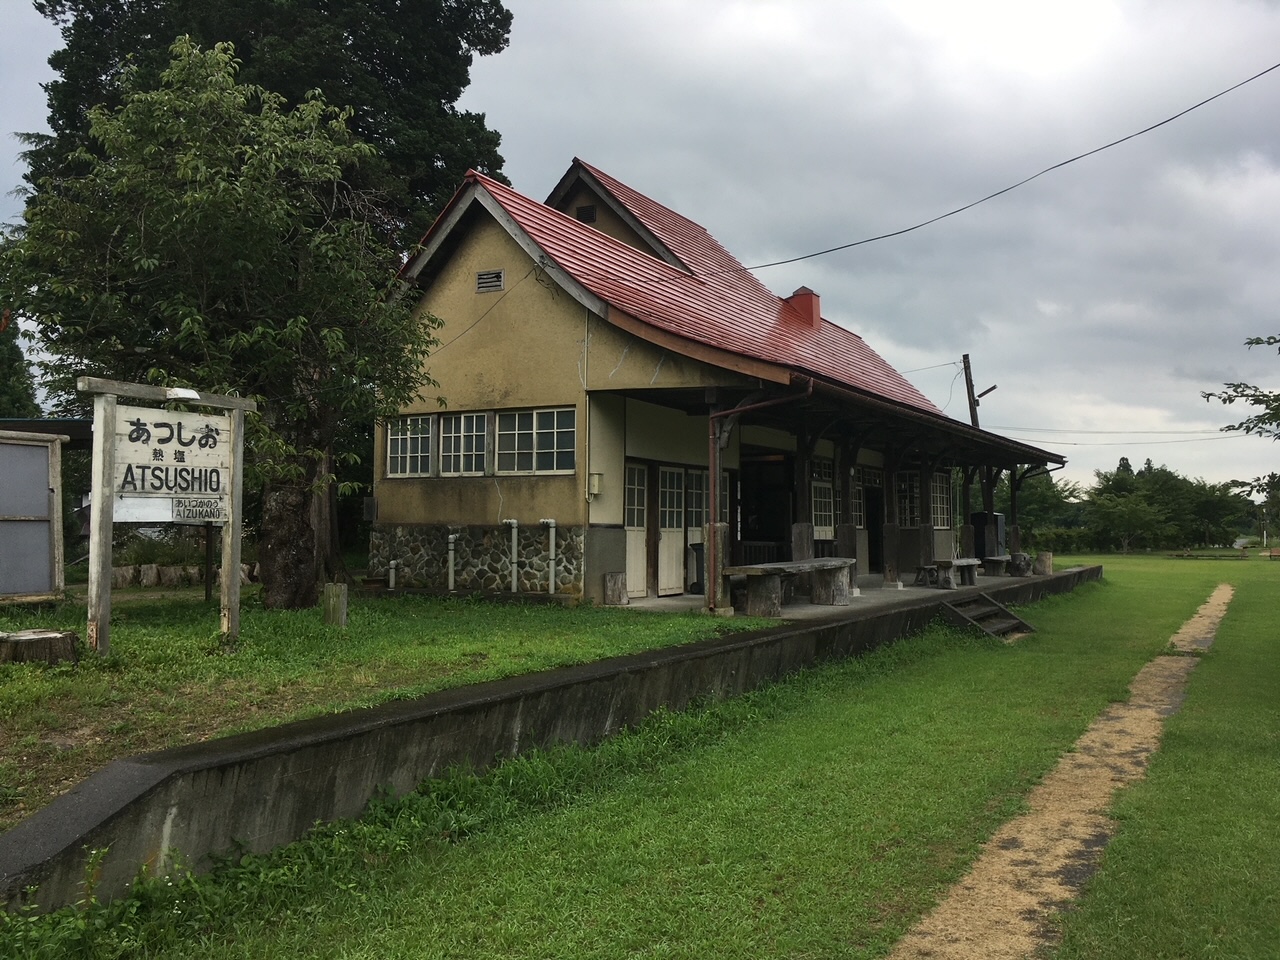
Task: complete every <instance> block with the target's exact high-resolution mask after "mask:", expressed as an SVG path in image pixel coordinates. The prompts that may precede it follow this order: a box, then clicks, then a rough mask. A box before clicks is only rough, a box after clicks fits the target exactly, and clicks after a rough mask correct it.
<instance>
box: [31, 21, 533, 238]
mask: <svg viewBox="0 0 1280 960" xmlns="http://www.w3.org/2000/svg"><path fill="white" fill-rule="evenodd" d="M34 2H35V7H36V9H37V10H38V11H39V12H40V13H41V14H43V15H44V16H45V17H46V18H48V19H49V20H51V21H53V22H55V23H57V24H58V25H59V26H60V27H61V28H62V38H63V41H64V43H65V46H64V47H63V48H62V49H61V50H59V51H57V52H56V53H54V54H53V56H52V57H50V58H49V63H50V65H51V66H52V67H53V68H54V70H55V71H56V72H57V74H58V75H57V78H56V79H54V80H53V81H51V82H50V83H49V84H48V85H47V87H46V90H47V91H48V96H49V126H50V129H51V130H52V131H53V133H52V136H51V137H48V138H42V137H29V138H28V140H29V142H30V143H31V144H32V146H33V148H34V149H33V150H32V152H31V153H30V155H29V160H30V163H31V171H32V173H31V178H30V179H31V182H32V183H33V184H35V185H37V187H38V185H39V183H40V181H41V180H42V179H43V178H45V177H48V176H51V175H54V174H57V173H58V172H59V171H60V170H61V169H62V165H63V164H64V162H65V161H66V158H67V157H69V156H72V155H73V151H74V150H75V149H76V148H79V147H84V146H89V145H90V144H91V140H90V136H89V128H90V119H89V117H90V110H91V108H92V107H94V106H98V105H107V106H111V107H115V106H119V105H120V104H121V103H122V102H123V94H124V87H123V83H122V81H123V78H124V75H125V72H126V70H125V67H124V65H125V64H126V63H128V64H130V67H129V69H132V70H134V71H136V72H137V74H138V77H139V80H138V81H135V85H136V84H137V83H138V82H141V83H142V84H143V85H146V86H153V85H155V83H156V82H157V81H158V78H159V77H160V74H161V73H162V72H163V71H164V70H165V69H166V68H167V65H168V60H169V45H170V44H171V43H172V42H173V39H174V38H175V37H178V36H183V35H187V36H190V37H191V38H192V39H193V40H194V41H195V42H196V43H197V44H199V45H201V46H203V47H206V48H208V47H212V46H213V45H214V44H215V43H219V42H224V41H225V42H229V43H231V44H233V45H234V47H235V49H236V51H237V53H238V55H239V57H240V58H241V60H242V61H243V69H242V72H241V79H242V80H243V81H244V82H246V83H251V84H257V85H259V86H262V87H265V88H266V89H268V90H272V91H274V92H276V93H279V94H281V95H282V96H283V97H284V98H285V100H286V101H287V102H288V103H289V104H291V105H298V104H301V103H303V102H305V100H306V98H307V95H308V93H309V92H310V91H312V90H319V91H320V93H321V94H322V95H323V97H324V98H325V100H326V101H327V102H329V103H331V104H335V105H338V106H347V105H349V106H350V107H352V109H353V113H352V116H351V118H350V120H351V126H352V128H353V129H354V131H355V133H356V135H357V136H358V137H360V138H361V139H362V140H364V141H366V142H367V143H370V144H372V145H373V146H374V147H375V148H376V150H377V152H378V155H379V160H378V161H377V162H376V163H373V162H366V164H365V165H364V166H363V168H362V171H361V173H360V176H361V178H362V179H361V181H360V185H361V186H364V187H370V188H376V189H377V190H378V191H379V192H381V193H383V194H385V195H386V196H387V197H389V198H390V199H391V201H392V206H391V209H392V210H393V212H394V214H395V221H396V223H398V224H408V225H409V229H410V231H411V236H409V237H408V240H409V241H410V242H412V241H416V240H417V239H418V237H420V236H421V235H422V234H423V233H424V232H425V230H426V227H427V226H429V224H430V222H431V219H432V217H433V216H434V213H435V211H437V210H438V209H439V208H440V206H441V205H442V204H443V203H444V201H446V200H447V199H448V198H449V197H450V196H451V195H452V193H453V190H454V188H455V187H456V185H457V183H458V182H459V181H460V180H461V179H462V176H463V174H464V173H465V172H466V170H467V168H468V167H474V168H476V169H477V170H480V171H482V172H484V173H488V174H489V175H491V176H496V177H498V178H501V170H502V157H501V155H500V154H499V152H498V147H499V142H500V137H499V135H498V134H497V133H495V132H494V131H492V130H490V129H488V128H487V127H486V126H485V118H484V115H483V114H479V113H471V112H468V111H461V110H459V109H458V108H457V106H456V104H457V101H458V99H459V97H461V96H462V93H463V91H464V90H465V89H466V87H467V84H468V83H469V82H470V69H471V63H472V58H473V56H474V55H476V54H481V55H485V54H495V53H498V52H500V51H501V50H503V49H504V48H505V47H506V45H507V38H508V34H509V33H510V30H511V14H510V12H509V11H507V9H506V8H505V7H504V6H503V4H502V2H501V0H413V2H412V3H406V2H404V0H214V2H211V0H147V2H121V0H34Z"/></svg>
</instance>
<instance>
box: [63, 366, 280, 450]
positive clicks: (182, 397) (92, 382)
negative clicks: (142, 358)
mask: <svg viewBox="0 0 1280 960" xmlns="http://www.w3.org/2000/svg"><path fill="white" fill-rule="evenodd" d="M76 389H77V390H79V391H80V392H81V393H96V394H113V395H115V396H117V397H132V398H134V399H135V400H152V401H155V402H158V403H168V402H178V403H198V404H200V405H201V406H205V407H214V408H216V409H219V410H247V411H249V412H251V413H252V412H253V411H255V410H257V409H258V404H257V403H256V402H254V401H253V400H246V399H245V398H244V397H231V396H227V395H225V394H221V393H204V392H203V391H200V390H192V389H190V388H187V387H155V386H150V385H148V384H145V383H124V382H122V381H120V380H103V379H101V378H100V377H80V378H79V379H78V380H76ZM94 442H95V443H96V442H97V439H96V438H95V440H94Z"/></svg>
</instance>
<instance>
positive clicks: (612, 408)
mask: <svg viewBox="0 0 1280 960" xmlns="http://www.w3.org/2000/svg"><path fill="white" fill-rule="evenodd" d="M626 426H627V417H626V400H625V399H623V398H622V397H620V396H618V395H616V394H608V393H606V394H593V395H592V397H591V467H590V472H591V473H598V474H600V492H599V493H598V494H596V495H594V496H592V498H591V504H590V507H589V508H588V519H589V521H590V522H591V523H598V524H599V523H609V524H621V523H622V510H623V505H624V503H625V493H626V491H625V464H626Z"/></svg>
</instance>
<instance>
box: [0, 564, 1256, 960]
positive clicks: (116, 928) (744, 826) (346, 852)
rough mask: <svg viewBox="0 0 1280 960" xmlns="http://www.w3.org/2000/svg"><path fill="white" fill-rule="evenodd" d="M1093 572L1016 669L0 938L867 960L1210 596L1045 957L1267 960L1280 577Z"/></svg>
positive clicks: (708, 735) (898, 694)
mask: <svg viewBox="0 0 1280 960" xmlns="http://www.w3.org/2000/svg"><path fill="white" fill-rule="evenodd" d="M1102 559H1103V562H1104V563H1106V565H1107V576H1106V580H1105V582H1104V583H1102V584H1087V585H1085V586H1083V587H1082V588H1081V589H1079V590H1077V591H1076V592H1075V593H1073V594H1069V595H1065V596H1059V597H1054V598H1051V599H1048V600H1046V601H1043V602H1041V603H1039V604H1036V605H1034V606H1032V607H1029V608H1026V609H1025V610H1024V611H1023V612H1024V615H1025V616H1026V617H1027V619H1029V620H1030V621H1031V622H1033V623H1034V624H1035V625H1036V627H1037V633H1036V634H1034V635H1032V636H1030V637H1028V638H1026V639H1024V640H1022V641H1020V642H1019V643H1017V644H1016V645H1012V646H1006V645H1004V644H1001V643H998V642H996V641H993V640H990V639H987V638H981V637H974V636H968V635H962V634H957V633H953V632H950V631H947V630H943V629H941V628H934V629H931V630H929V631H928V632H926V633H925V634H923V635H921V636H918V637H914V638H910V639H908V640H905V641H903V642H901V643H898V644H896V645H894V646H893V647H891V648H888V649H885V650H881V651H877V652H876V653H873V654H871V655H869V656H867V657H865V658H863V659H860V660H857V661H852V662H848V663H844V664H838V665H832V666H829V667H825V668H823V669H820V670H815V671H810V672H807V673H805V674H803V675H801V676H799V677H796V678H793V679H791V680H789V681H786V682H783V683H779V684H775V685H773V686H771V687H769V688H767V689H764V690H760V691H757V692H755V693H753V694H750V695H748V696H745V697H742V698H739V699H737V700H735V701H730V702H726V703H721V704H712V705H709V706H707V707H705V708H703V709H699V710H694V711H690V712H688V713H685V714H681V715H660V716H658V717H656V718H655V719H653V720H652V721H650V722H649V723H647V724H646V725H645V726H644V727H642V728H641V729H640V730H639V731H635V732H631V733H628V734H624V735H622V736H620V737H618V738H615V739H614V740H612V741H610V742H608V743H606V744H604V745H602V746H601V747H599V748H597V749H595V750H580V749H563V750H557V751H554V752H551V753H548V754H543V755H538V756H533V757H527V758H521V759H518V760H514V761H511V762H509V763H507V764H504V765H502V766H501V767H499V768H497V769H496V770H495V771H493V772H492V773H490V774H489V775H488V776H486V777H484V778H482V779H479V780H477V779H474V778H468V777H454V778H452V779H449V780H446V781H444V782H441V783H437V784H435V785H432V786H431V787H430V788H429V789H428V790H427V792H425V793H422V794H415V795H413V796H410V797H408V798H404V799H403V800H400V801H395V802H387V803H385V804H381V805H379V806H377V808H376V809H375V810H373V811H372V813H371V815H370V817H368V818H367V819H365V820H364V821H361V822H358V823H346V824H338V825H332V826H328V827H324V828H320V829H319V830H317V831H316V832H315V834H314V835H313V836H312V837H310V838H308V839H307V840H304V841H302V842H300V843H298V844H294V845H291V846H290V847H288V848H284V849H282V850H280V851H277V852H275V853H273V854H270V855H267V856H264V857H247V858H244V859H243V860H240V861H237V862H235V863H233V864H229V865H228V866H227V867H226V868H225V869H224V870H223V871H222V872H221V874H219V875H215V876H214V877H211V878H204V879H179V880H177V881H176V882H173V883H165V882H157V883H151V884H148V885H144V886H143V887H142V888H140V890H139V892H138V893H137V894H136V895H135V896H134V897H133V898H131V899H129V900H125V901H120V902H117V903H115V904H112V905H108V906H94V907H92V908H91V909H89V910H88V911H84V912H81V913H74V912H70V911H64V912H61V913H59V914H55V915H52V916H50V917H47V918H31V917H28V916H22V915H20V916H16V917H12V918H9V919H7V920H0V955H4V956H9V955H12V956H15V957H25V956H64V955H83V956H91V957H115V956H128V957H144V956H145V957H188V956H200V957H202V958H205V957H208V958H233V957H246V958H247V957H261V956H290V957H343V958H363V957H369V958H374V957H377V958H396V957H414V958H425V957H442V958H443V957H469V958H470V957H513V958H524V957H546V956H574V957H578V956H583V957H601V958H604V957H619V958H621V957H634V956H639V957H690V958H693V957H698V958H703V957H712V958H717V957H744V958H756V957H879V956H883V955H884V954H885V953H886V952H887V951H888V949H889V948H890V947H891V945H892V944H893V943H894V941H895V940H896V939H897V938H898V937H899V936H901V934H902V933H903V932H904V931H905V930H907V929H908V928H909V927H910V926H911V925H912V924H913V923H914V922H915V920H916V919H918V918H919V916H920V915H921V914H922V913H923V912H924V911H925V910H927V909H928V908H929V907H930V906H931V905H932V904H933V903H934V902H936V900H937V899H938V898H939V897H940V896H941V895H942V894H944V893H945V891H946V889H947V888H948V886H949V885H950V884H951V883H952V882H954V880H955V879H957V878H958V877H959V876H960V875H962V874H963V872H964V871H965V870H966V869H967V867H968V865H969V864H970V863H971V861H972V859H973V858H974V857H975V856H976V854H977V852H978V849H979V846H980V844H981V843H982V841H983V840H984V839H985V838H986V837H988V836H989V835H990V834H991V833H992V831H993V830H994V829H995V828H996V826H997V825H999V824H1000V823H1002V822H1003V821H1005V820H1006V819H1008V818H1009V817H1010V816H1011V815H1013V814H1014V813H1016V812H1017V811H1018V810H1019V809H1020V807H1021V805H1022V804H1023V801H1024V798H1025V795H1026V793H1027V791H1028V790H1029V788H1030V787H1031V786H1032V785H1033V784H1034V783H1035V782H1036V781H1037V780H1038V779H1039V778H1040V777H1041V776H1043V774H1044V773H1045V772H1046V771H1047V770H1049V769H1050V768H1051V767H1052V766H1053V765H1054V763H1055V762H1056V761H1057V759H1058V757H1059V756H1061V754H1062V753H1063V752H1064V751H1066V750H1068V749H1069V748H1070V746H1071V744H1072V743H1073V742H1074V741H1075V739H1076V738H1077V737H1079V735H1080V734H1081V733H1082V732H1083V731H1084V730H1085V728H1086V727H1087V726H1088V724H1089V723H1090V722H1091V721H1092V719H1093V718H1094V717H1095V716H1096V715H1097V714H1098V713H1099V712H1100V711H1101V710H1102V709H1103V707H1104V706H1105V705H1106V704H1107V703H1108V702H1110V701H1113V700H1118V699H1123V698H1124V697H1125V694H1126V690H1127V686H1128V682H1129V680H1130V679H1131V678H1132V677H1133V675H1134V674H1135V673H1136V672H1137V670H1138V669H1139V668H1140V667H1141V666H1142V664H1144V663H1145V662H1147V661H1148V660H1150V659H1151V658H1152V657H1153V656H1155V655H1156V654H1158V653H1159V652H1161V651H1163V650H1164V649H1165V648H1166V646H1167V643H1168V639H1169V637H1170V636H1171V635H1172V634H1173V633H1174V631H1175V630H1176V629H1177V628H1178V627H1179V626H1180V625H1181V624H1182V623H1183V622H1184V621H1185V620H1186V619H1187V618H1188V617H1190V616H1191V615H1192V614H1193V613H1194V612H1195V610H1196V609H1197V607H1198V606H1199V605H1200V604H1201V603H1202V602H1203V601H1204V600H1205V599H1206V598H1207V597H1208V596H1209V594H1210V592H1211V591H1212V590H1213V588H1214V587H1215V586H1216V585H1217V584H1218V583H1221V582H1223V581H1224V580H1226V581H1229V582H1232V583H1233V584H1235V586H1236V590H1237V593H1236V599H1235V600H1234V602H1233V603H1232V605H1231V608H1230V609H1229V610H1228V613H1227V617H1226V620H1225V621H1224V622H1223V625H1222V628H1221V630H1220V631H1219V639H1218V642H1217V644H1216V645H1215V647H1214V649H1213V650H1212V651H1210V652H1209V653H1208V654H1206V655H1205V656H1204V658H1203V659H1204V662H1203V663H1202V664H1201V665H1200V666H1199V667H1198V668H1197V670H1196V671H1195V672H1193V674H1192V681H1191V687H1190V690H1189V695H1188V699H1187V703H1186V705H1185V707H1184V708H1183V712H1182V713H1181V714H1179V715H1178V716H1177V717H1175V718H1174V719H1173V721H1172V722H1171V724H1170V727H1169V729H1168V733H1167V736H1166V742H1165V746H1164V747H1163V748H1162V751H1161V752H1160V753H1159V754H1158V755H1157V758H1156V760H1155V762H1154V764H1153V766H1152V771H1151V777H1150V779H1149V780H1147V781H1146V782H1145V783H1143V784H1141V785H1139V786H1138V787H1136V788H1133V789H1132V790H1130V791H1129V792H1128V793H1126V794H1125V795H1124V797H1123V798H1122V800H1121V802H1120V805H1119V813H1120V816H1121V832H1120V834H1119V835H1118V837H1117V839H1116V840H1115V841H1114V843H1113V845H1112V847H1110V848H1109V849H1108V851H1107V853H1106V855H1105V858H1104V863H1103V867H1102V870H1101V872H1100V873H1099V874H1098V876H1097V877H1096V878H1095V880H1094V882H1093V883H1091V885H1090V886H1089V888H1088V891H1087V893H1086V895H1085V897H1084V899H1083V900H1082V902H1081V905H1080V908H1079V909H1078V910H1076V911H1074V912H1072V913H1071V914H1069V915H1068V917H1067V918H1066V921H1065V923H1064V930H1065V937H1066V939H1065V943H1064V945H1063V948H1062V950H1061V956H1062V957H1071V958H1084V957H1090V958H1092V957H1126V958H1156V957H1209V956H1224V957H1227V956H1230V957H1233V958H1242V960H1253V958H1258V960H1261V958H1269V957H1274V956H1275V955H1276V953H1275V945H1276V943H1278V942H1280V929H1278V927H1277V917H1280V909H1277V905H1278V901H1277V896H1278V893H1280V875H1278V871H1280V867H1278V866H1277V865H1280V847H1278V846H1277V839H1276V830H1275V826H1276V823H1277V822H1278V821H1277V814H1278V813H1280V810H1278V809H1277V806H1278V804H1280V744H1278V743H1277V734H1278V733H1280V716H1278V715H1277V703H1278V702H1280V659H1278V658H1277V657H1276V656H1275V651H1274V649H1273V648H1274V642H1275V641H1274V635H1275V631H1274V626H1272V625H1271V621H1270V618H1269V613H1270V611H1271V610H1274V608H1275V604H1276V600H1277V596H1278V594H1280V585H1278V583H1277V581H1280V564H1277V565H1274V566H1273V565H1271V564H1269V563H1267V562H1266V561H1251V562H1240V563H1230V562H1204V563H1199V562H1196V561H1184V560H1168V559H1165V558H1150V557H1134V558H1130V557H1120V558H1116V557H1106V558H1102ZM1059 565H1065V563H1064V562H1063V561H1062V559H1061V558H1059ZM41 951H44V952H41Z"/></svg>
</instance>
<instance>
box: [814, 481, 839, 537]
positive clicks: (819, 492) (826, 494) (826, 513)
mask: <svg viewBox="0 0 1280 960" xmlns="http://www.w3.org/2000/svg"><path fill="white" fill-rule="evenodd" d="M809 506H810V508H811V509H810V514H811V519H812V520H813V539H815V540H834V539H835V538H836V488H835V485H834V484H832V483H831V481H830V480H814V481H813V482H812V483H810V484H809Z"/></svg>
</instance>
